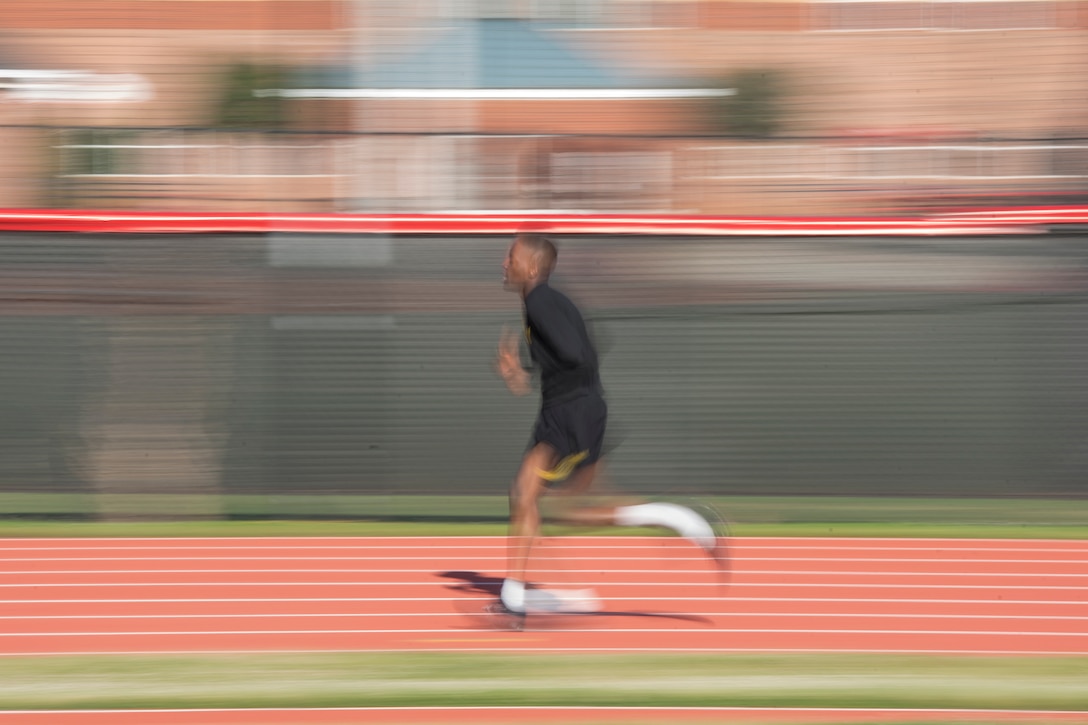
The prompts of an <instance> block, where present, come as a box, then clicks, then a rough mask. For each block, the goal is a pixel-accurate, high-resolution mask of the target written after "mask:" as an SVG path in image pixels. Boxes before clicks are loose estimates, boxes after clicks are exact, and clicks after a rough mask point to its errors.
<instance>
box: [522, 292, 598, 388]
mask: <svg viewBox="0 0 1088 725" xmlns="http://www.w3.org/2000/svg"><path fill="white" fill-rule="evenodd" d="M525 339H526V341H527V342H528V343H529V354H530V355H532V358H533V362H534V363H535V364H536V365H537V366H538V367H539V368H540V392H541V397H542V404H543V405H545V406H547V405H549V404H551V403H558V402H562V401H564V400H569V399H571V398H575V397H578V396H579V395H583V394H586V393H592V392H596V393H600V392H601V380H600V374H599V371H598V363H597V351H596V349H594V347H593V341H592V340H590V337H589V333H588V332H587V330H586V324H585V320H583V319H582V313H581V312H579V311H578V308H577V307H576V306H575V305H574V303H573V302H571V301H570V298H568V297H567V296H566V295H564V294H563V293H562V292H558V291H556V290H554V289H552V288H551V287H550V286H549V285H548V284H547V283H546V282H545V283H542V284H539V285H537V286H536V287H534V288H533V289H532V290H530V291H529V294H527V295H526V296H525Z"/></svg>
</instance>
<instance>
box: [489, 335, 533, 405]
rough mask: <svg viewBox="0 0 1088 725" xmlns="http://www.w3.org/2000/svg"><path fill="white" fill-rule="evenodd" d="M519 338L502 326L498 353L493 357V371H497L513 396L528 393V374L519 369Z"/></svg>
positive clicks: (521, 368)
mask: <svg viewBox="0 0 1088 725" xmlns="http://www.w3.org/2000/svg"><path fill="white" fill-rule="evenodd" d="M518 345H519V338H518V334H517V333H516V332H513V331H512V330H511V329H510V328H509V327H506V326H503V328H502V335H500V336H499V351H498V354H497V355H496V356H495V369H496V370H498V371H499V375H501V376H502V379H503V381H504V382H505V383H506V387H508V388H510V392H511V393H513V394H514V395H526V394H527V393H528V392H529V388H530V386H529V373H528V372H526V371H525V369H524V368H523V367H521V352H520V350H519V349H518Z"/></svg>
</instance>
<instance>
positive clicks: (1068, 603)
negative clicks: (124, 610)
mask: <svg viewBox="0 0 1088 725" xmlns="http://www.w3.org/2000/svg"><path fill="white" fill-rule="evenodd" d="M464 601H470V600H469V599H466V597H464V596H457V597H259V598H254V597H199V598H184V599H182V598H154V599H19V600H12V601H7V602H0V607H4V606H11V605H19V604H147V603H159V604H199V603H230V602H250V603H260V602H277V603H279V602H464ZM608 601H610V602H612V601H620V602H646V601H650V602H699V601H713V602H723V601H728V602H764V603H783V602H788V603H802V602H803V603H836V604H839V603H852V604H853V603H856V604H906V603H909V604H912V605H913V604H991V605H1000V606H1006V605H1032V606H1038V605H1049V606H1061V607H1063V608H1064V607H1088V600H1061V599H1057V600H1046V599H1000V600H993V599H903V598H898V597H896V598H880V597H857V598H852V597H734V596H729V597H726V598H723V597H697V596H684V597H679V596H654V597H653V598H652V599H648V598H647V597H615V596H610V597H608Z"/></svg>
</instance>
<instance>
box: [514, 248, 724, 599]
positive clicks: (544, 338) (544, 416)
mask: <svg viewBox="0 0 1088 725" xmlns="http://www.w3.org/2000/svg"><path fill="white" fill-rule="evenodd" d="M557 256H558V255H557V251H556V248H555V245H554V244H553V243H552V242H551V241H550V240H548V239H547V238H546V237H544V236H542V235H540V234H519V235H518V236H517V238H516V239H515V240H514V242H513V244H511V245H510V249H509V251H508V252H507V255H506V260H505V261H504V262H503V285H504V287H505V288H506V290H507V291H510V292H517V293H518V294H519V295H521V298H522V302H523V305H524V318H525V331H524V338H525V341H526V342H527V343H528V347H529V351H530V355H531V357H532V360H533V363H534V366H535V367H536V368H538V369H539V371H540V389H541V406H540V414H539V416H538V417H537V420H536V425H535V427H534V428H533V433H532V437H531V440H530V444H529V449H528V451H527V452H526V453H525V457H524V458H523V459H522V463H521V467H520V468H519V470H518V473H517V477H516V478H515V479H514V482H513V485H512V487H511V492H510V536H511V540H510V553H509V556H510V561H509V569H508V572H507V577H506V578H505V579H504V581H503V585H502V591H501V594H500V597H499V598H500V600H501V602H502V604H503V606H504V607H505V608H506V609H507V610H509V611H511V612H514V613H518V614H524V613H525V612H526V611H527V610H532V609H537V608H548V607H549V606H554V604H552V605H549V604H547V602H554V601H555V600H554V598H550V597H548V596H547V595H546V593H545V592H538V590H534V589H531V588H527V587H526V570H527V568H528V564H529V556H530V554H531V552H532V547H533V543H534V542H535V540H536V538H537V537H538V536H539V535H540V523H541V515H540V506H539V504H540V499H541V498H542V496H543V495H544V494H545V493H546V492H547V491H548V489H549V488H550V487H552V486H557V485H559V484H562V487H563V492H564V493H567V494H572V495H574V496H577V495H581V494H585V493H587V492H588V491H589V488H590V486H591V485H592V484H593V481H594V478H595V477H596V475H597V472H598V470H597V469H598V466H599V463H600V457H601V448H602V445H603V443H604V432H605V424H606V421H607V418H608V408H607V406H606V404H605V401H604V391H603V389H602V387H601V380H600V375H599V372H598V361H597V351H596V349H595V348H594V346H593V342H592V340H591V339H590V336H589V334H588V332H587V330H586V325H585V321H584V320H583V318H582V314H581V313H580V312H579V311H578V308H577V307H576V306H575V305H574V303H573V302H571V300H570V299H569V298H567V297H566V296H565V295H564V294H562V293H561V292H558V291H557V290H555V289H553V288H552V287H551V286H550V285H549V284H548V278H549V277H550V276H551V273H552V270H553V269H554V268H555V262H556V258H557ZM519 340H520V336H519V335H517V334H514V333H511V332H510V331H508V330H504V332H503V335H502V337H501V338H500V340H499V349H498V357H497V359H496V367H497V369H498V372H499V374H500V375H501V376H502V378H503V380H504V381H505V382H506V385H507V387H508V388H509V389H510V391H511V392H513V393H514V394H516V395H526V394H528V393H529V391H530V387H531V386H530V380H531V378H530V374H529V372H528V371H527V370H526V369H525V368H523V367H522V364H521V356H520V353H519V345H520V342H519ZM560 520H562V521H565V522H567V523H578V524H588V525H604V526H611V525H618V526H661V527H665V528H669V529H672V530H673V531H675V532H676V533H678V534H679V535H681V536H683V537H685V538H687V539H688V540H690V541H691V542H692V543H694V544H695V545H697V546H699V547H700V548H702V549H703V550H704V551H706V552H707V553H708V554H710V555H711V556H712V557H713V558H714V559H715V561H716V562H718V563H719V565H720V564H721V559H720V556H721V554H722V551H721V547H720V546H719V542H718V539H717V536H716V534H715V531H714V528H713V527H712V526H711V524H710V523H708V522H707V520H706V519H705V518H703V517H702V516H700V515H699V514H697V513H696V512H695V511H692V510H691V509H689V508H685V507H683V506H678V505H676V504H670V503H641V504H636V505H630V506H608V507H603V508H581V509H578V508H574V509H569V510H566V511H563V512H561V513H560ZM534 600H536V601H534ZM537 603H539V604H540V606H539V607H538V606H537Z"/></svg>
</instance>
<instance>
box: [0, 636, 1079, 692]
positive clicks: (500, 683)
mask: <svg viewBox="0 0 1088 725" xmlns="http://www.w3.org/2000/svg"><path fill="white" fill-rule="evenodd" d="M512 636H521V635H512ZM1085 682H1088V657H973V656H955V657H953V656H926V655H884V654H880V655H838V654H836V655H801V654H798V655H790V654H782V655H766V654H752V655H683V654H624V655H584V654H579V655H561V654H548V655H538V654H505V653H504V654H466V653H345V654H338V653H331V654H277V653H269V654H259V655H257V654H248V655H247V654H229V655H195V654H194V655H169V656H167V655H154V656H151V655H148V656H143V655H141V656H130V655H114V656H100V655H98V656H63V657H16V658H7V659H0V709H4V710H16V709H115V708H119V709H130V708H204V707H207V708H237V707H244V708H257V707H288V708H292V707H405V706H428V705H430V706H446V707H450V706H499V705H530V706H547V705H577V706H639V707H661V706H675V707H681V706H688V707H690V706H716V707H726V706H728V707H876V708H996V709H1044V710H1086V711H1088V688H1086V687H1085V686H1084V683H1085Z"/></svg>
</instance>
